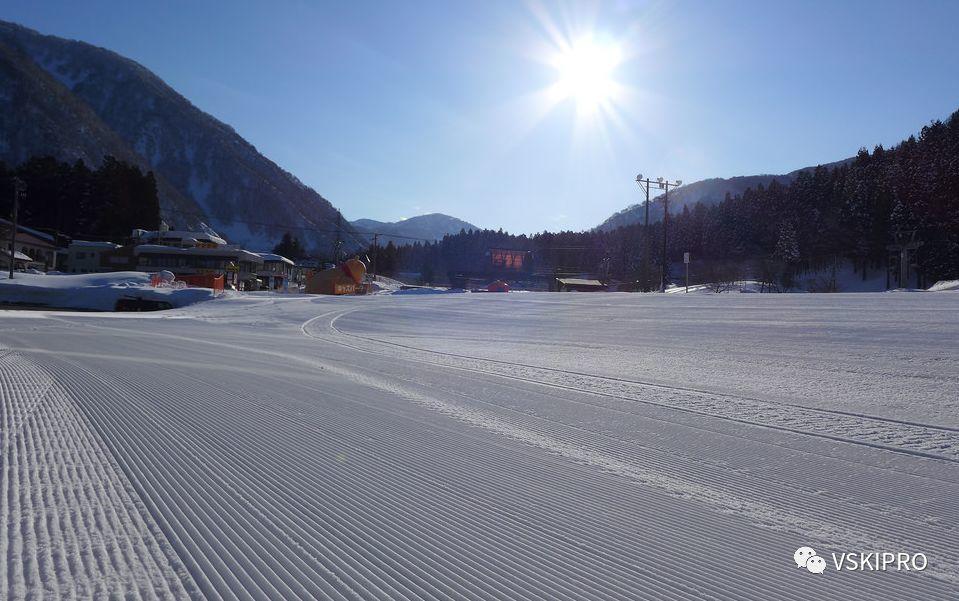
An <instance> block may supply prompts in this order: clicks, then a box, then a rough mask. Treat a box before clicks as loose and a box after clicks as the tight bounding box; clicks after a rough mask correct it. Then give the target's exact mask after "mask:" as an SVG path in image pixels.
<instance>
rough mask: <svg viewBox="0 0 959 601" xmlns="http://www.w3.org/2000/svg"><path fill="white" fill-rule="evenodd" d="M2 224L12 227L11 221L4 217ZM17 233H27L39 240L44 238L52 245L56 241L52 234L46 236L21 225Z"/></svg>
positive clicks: (18, 226) (1, 219) (1, 220)
mask: <svg viewBox="0 0 959 601" xmlns="http://www.w3.org/2000/svg"><path fill="white" fill-rule="evenodd" d="M0 223H3V224H6V225H12V222H11V221H10V220H9V219H4V218H2V217H0ZM17 231H20V232H26V233H28V234H30V235H31V236H36V237H37V238H43V239H44V240H46V241H48V242H51V243H52V242H53V241H54V237H53V236H51V235H50V234H45V233H43V232H40V231H37V230H35V229H33V228H30V227H27V226H25V225H20V224H19V223H18V224H17Z"/></svg>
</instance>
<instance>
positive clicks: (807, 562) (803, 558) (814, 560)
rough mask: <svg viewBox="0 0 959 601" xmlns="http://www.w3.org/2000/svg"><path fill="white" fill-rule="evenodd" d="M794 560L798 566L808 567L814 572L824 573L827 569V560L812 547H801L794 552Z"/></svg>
mask: <svg viewBox="0 0 959 601" xmlns="http://www.w3.org/2000/svg"><path fill="white" fill-rule="evenodd" d="M793 561H795V562H796V567H799V568H806V569H807V570H809V571H810V572H812V573H813V574H822V573H823V572H825V571H826V560H825V559H823V558H822V557H820V556H818V555H816V551H814V550H813V548H812V547H799V548H798V549H796V552H795V553H793Z"/></svg>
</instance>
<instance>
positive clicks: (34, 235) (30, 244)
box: [0, 219, 57, 271]
mask: <svg viewBox="0 0 959 601" xmlns="http://www.w3.org/2000/svg"><path fill="white" fill-rule="evenodd" d="M12 229H13V223H12V222H10V221H9V220H7V219H0V240H3V250H4V251H5V252H4V253H2V256H0V264H3V265H5V266H6V268H7V269H9V268H10V233H11V230H12ZM15 251H16V252H15V253H14V266H15V268H17V269H24V268H27V267H33V268H36V269H42V270H44V271H46V270H53V269H56V268H57V246H56V239H55V238H54V237H53V236H51V235H50V234H46V233H44V232H41V231H38V230H35V229H33V228H29V227H25V226H22V225H19V224H18V225H17V248H16V249H15Z"/></svg>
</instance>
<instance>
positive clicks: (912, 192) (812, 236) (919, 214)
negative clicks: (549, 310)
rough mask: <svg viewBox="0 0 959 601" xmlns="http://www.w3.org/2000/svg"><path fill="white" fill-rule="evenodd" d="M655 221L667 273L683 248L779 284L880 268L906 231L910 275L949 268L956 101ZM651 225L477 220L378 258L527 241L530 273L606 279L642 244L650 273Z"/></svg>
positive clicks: (403, 266) (438, 256)
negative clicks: (510, 227)
mask: <svg viewBox="0 0 959 601" xmlns="http://www.w3.org/2000/svg"><path fill="white" fill-rule="evenodd" d="M667 230H668V237H667V263H666V271H667V275H669V270H670V268H671V267H673V266H674V265H676V264H677V263H678V262H679V261H681V260H682V254H683V252H691V253H692V255H693V257H695V258H696V259H697V260H698V261H700V265H701V266H702V265H706V264H711V265H717V264H727V265H735V266H737V269H738V270H739V271H740V273H746V274H749V275H753V276H755V277H769V278H772V277H773V274H774V275H775V279H777V280H779V281H780V282H781V283H782V284H783V285H784V286H783V287H787V288H788V284H789V282H790V279H791V276H792V275H794V274H796V273H800V272H802V271H804V270H809V269H816V268H821V267H823V266H828V265H830V264H835V262H836V261H839V260H849V261H852V262H854V263H855V265H856V266H857V268H858V269H859V271H860V272H861V273H862V275H863V277H865V276H866V275H867V273H868V272H869V271H873V273H875V270H877V269H878V270H885V269H886V266H887V258H888V256H889V254H888V253H889V251H888V248H887V246H888V245H889V244H891V243H892V242H893V241H894V238H895V236H896V234H897V233H912V232H914V235H915V237H916V239H917V240H919V241H921V242H922V246H921V247H920V248H919V251H918V255H917V257H916V259H917V262H918V269H919V273H920V275H921V280H922V281H924V282H926V283H932V282H935V281H936V280H940V279H956V278H959V111H957V112H955V113H953V114H952V116H951V117H949V118H948V119H947V120H946V121H944V122H943V121H934V122H932V123H930V124H929V125H927V126H925V127H923V128H922V130H921V131H920V132H919V134H918V136H910V137H909V138H908V139H906V140H904V141H903V142H901V143H899V144H897V145H896V146H894V147H892V148H889V149H886V148H883V147H882V146H877V147H876V148H875V149H874V150H873V151H872V152H870V151H868V150H866V149H862V150H861V151H860V152H859V153H858V155H857V156H856V157H855V158H853V159H851V160H849V161H842V162H840V163H838V164H835V165H834V166H831V167H827V166H820V167H816V168H815V169H812V170H801V171H800V172H798V173H797V174H796V175H795V177H794V178H793V179H792V181H791V182H790V183H788V184H782V183H779V182H778V181H773V182H771V183H769V185H768V186H766V185H759V186H757V187H755V188H749V189H747V190H746V191H744V192H743V193H742V194H737V195H733V194H727V195H726V197H725V198H724V199H723V200H722V201H721V202H719V203H716V204H711V205H707V204H704V203H697V204H696V205H694V206H692V207H690V206H685V207H683V209H682V210H681V211H680V212H679V213H678V214H675V215H671V216H670V218H669V220H668V226H667ZM662 235H663V224H662V223H661V222H660V223H654V224H652V225H651V226H650V230H649V243H647V241H646V239H645V236H646V232H645V231H644V227H643V226H642V225H641V224H638V223H637V224H631V225H627V226H623V227H619V228H615V229H611V230H593V231H588V232H559V233H542V234H537V235H535V236H531V237H528V236H512V235H509V234H503V233H502V232H491V231H482V232H473V233H469V234H465V235H463V234H461V235H455V236H447V237H445V238H444V239H443V240H442V241H440V242H438V243H436V244H426V245H419V244H417V245H414V246H411V247H400V248H394V249H392V250H391V252H392V253H393V256H388V257H386V259H385V260H383V261H381V262H380V264H381V265H391V264H392V265H395V266H396V269H398V270H418V269H419V270H422V269H424V268H428V271H429V272H430V273H436V274H442V273H446V272H447V271H451V270H456V269H463V268H464V266H466V267H472V268H476V267H482V266H484V265H485V264H486V263H487V262H488V258H486V257H484V253H485V252H486V251H488V249H489V248H490V247H508V248H516V249H523V250H530V251H532V252H533V256H534V261H535V269H536V270H539V271H541V272H543V271H545V272H548V271H550V270H555V271H563V272H583V273H594V274H600V273H606V272H607V270H608V273H609V274H610V277H612V278H615V279H624V280H635V279H636V278H638V277H640V276H641V271H642V266H643V265H644V264H645V256H644V254H645V249H646V248H647V244H648V246H649V247H651V249H652V253H651V257H650V262H651V263H652V264H653V266H654V267H653V272H654V273H658V272H659V269H660V268H659V263H661V259H660V253H661V244H662V242H661V241H662ZM387 250H389V249H386V250H381V252H386V251H387Z"/></svg>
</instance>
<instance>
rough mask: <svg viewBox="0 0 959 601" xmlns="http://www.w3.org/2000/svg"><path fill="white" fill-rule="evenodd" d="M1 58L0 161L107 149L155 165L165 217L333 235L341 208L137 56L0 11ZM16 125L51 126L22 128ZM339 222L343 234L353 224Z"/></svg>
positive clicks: (233, 232)
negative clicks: (31, 25) (28, 131)
mask: <svg viewBox="0 0 959 601" xmlns="http://www.w3.org/2000/svg"><path fill="white" fill-rule="evenodd" d="M10 57H14V58H10ZM0 60H3V61H4V64H6V65H7V67H6V68H4V70H3V76H4V77H5V80H4V84H5V87H4V89H6V90H14V92H13V93H12V94H3V93H0V103H3V108H4V109H7V110H6V111H4V112H9V114H10V115H13V116H12V117H9V118H8V119H7V120H0V140H2V141H3V142H0V160H2V161H5V162H6V163H8V164H10V165H16V164H19V163H20V162H22V161H24V160H26V159H27V158H29V157H32V156H45V155H50V156H54V157H56V158H58V159H62V160H68V161H73V160H76V159H77V158H83V159H84V161H85V162H86V163H87V164H88V165H89V166H91V167H96V166H97V165H99V164H100V162H101V161H102V160H103V157H104V156H105V155H112V156H115V157H117V158H120V159H122V160H124V161H126V162H130V163H133V164H138V165H141V166H142V167H143V168H144V169H145V170H152V171H154V173H155V174H156V178H157V185H158V189H159V192H160V203H161V210H162V212H163V216H164V219H165V220H166V221H167V222H168V223H170V224H172V225H179V226H194V227H195V226H197V225H199V224H201V223H205V224H208V225H210V226H211V227H212V228H214V229H215V230H216V231H218V232H220V233H222V234H224V235H225V236H226V237H227V238H228V239H230V241H233V242H239V243H243V244H247V245H250V246H251V247H262V248H263V249H266V248H270V247H272V246H273V245H274V244H275V243H276V242H277V241H278V240H279V239H280V237H281V236H282V234H283V232H284V231H286V229H288V228H289V227H290V226H295V227H297V228H300V229H301V230H302V231H303V232H304V234H303V235H302V238H303V239H304V241H305V242H306V243H307V245H308V246H310V247H315V248H326V246H327V245H328V243H329V242H330V241H331V240H332V239H334V238H335V236H336V234H335V233H334V232H335V230H336V229H337V223H338V211H337V210H336V209H335V208H334V207H333V206H332V205H331V204H330V203H329V202H328V201H327V200H326V199H324V198H323V197H322V196H320V195H319V194H317V193H316V192H315V191H314V190H312V189H311V188H309V187H307V186H305V185H304V184H303V183H301V182H300V181H299V180H298V179H296V178H295V177H294V176H293V175H292V174H290V173H288V172H287V171H285V170H283V169H282V168H280V167H279V166H277V165H276V164H275V163H273V162H272V161H270V160H269V159H268V158H266V157H265V156H263V155H262V154H260V153H259V152H258V151H257V150H256V148H255V147H253V145H251V144H250V143H249V142H247V141H246V140H244V139H243V138H242V137H241V136H239V135H238V134H237V133H236V132H235V131H234V130H233V129H232V128H231V127H230V126H228V125H226V124H224V123H222V122H220V121H218V120H217V119H215V118H214V117H212V116H210V115H208V114H207V113H205V112H203V111H201V110H200V109H198V108H197V107H195V106H194V105H193V104H191V103H190V102H189V100H187V99H186V98H184V97H183V96H182V95H180V94H179V93H177V92H176V91H175V90H174V89H173V88H171V87H170V86H169V85H167V84H166V83H165V82H164V81H163V80H161V79H160V78H159V77H157V76H156V75H155V74H153V73H152V72H150V71H149V70H148V69H146V68H144V67H143V66H141V65H139V64H138V63H136V62H134V61H132V60H130V59H127V58H125V57H122V56H120V55H118V54H116V53H115V52H112V51H110V50H106V49H103V48H98V47H96V46H92V45H90V44H86V43H84V42H79V41H73V40H66V39H62V38H57V37H54V36H47V35H42V34H40V33H38V32H36V31H33V30H30V29H27V28H25V27H22V26H20V25H16V24H14V23H8V22H4V21H0ZM10 65H14V67H15V68H14V67H11V66H10ZM31 90H34V91H36V90H40V91H42V93H40V92H36V93H32V92H30V91H31ZM21 91H23V92H21ZM53 99H56V100H55V101H53ZM10 119H15V120H16V121H17V122H16V123H12V122H11V121H10ZM23 125H25V126H27V127H28V128H32V130H33V131H37V132H44V131H45V132H50V133H48V135H37V136H25V135H22V134H20V133H18V131H19V130H17V127H18V126H23ZM25 138H26V139H25ZM342 229H343V231H342V234H343V235H344V238H345V239H346V240H348V241H352V240H353V239H354V238H353V236H352V234H353V231H352V228H351V227H350V226H349V225H348V224H344V225H342Z"/></svg>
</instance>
